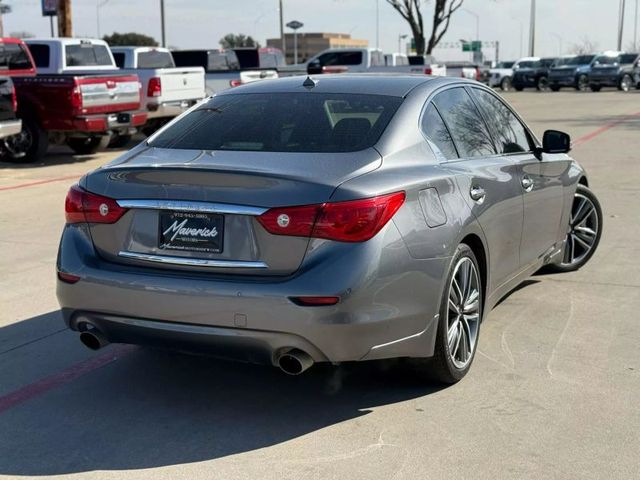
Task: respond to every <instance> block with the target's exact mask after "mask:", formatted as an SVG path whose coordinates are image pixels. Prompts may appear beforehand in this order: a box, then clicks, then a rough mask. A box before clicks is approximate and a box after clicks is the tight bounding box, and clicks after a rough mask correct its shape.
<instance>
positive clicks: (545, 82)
mask: <svg viewBox="0 0 640 480" xmlns="http://www.w3.org/2000/svg"><path fill="white" fill-rule="evenodd" d="M536 90H538V91H539V92H546V91H548V90H549V79H548V78H547V77H545V76H542V77H539V78H538V81H537V82H536Z"/></svg>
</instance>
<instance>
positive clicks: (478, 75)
mask: <svg viewBox="0 0 640 480" xmlns="http://www.w3.org/2000/svg"><path fill="white" fill-rule="evenodd" d="M481 76H482V75H481V74H480V69H479V68H478V67H476V80H477V81H480V77H481Z"/></svg>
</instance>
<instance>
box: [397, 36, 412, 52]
mask: <svg viewBox="0 0 640 480" xmlns="http://www.w3.org/2000/svg"><path fill="white" fill-rule="evenodd" d="M408 36H409V35H398V53H402V40H404V39H405V38H407V37H408Z"/></svg>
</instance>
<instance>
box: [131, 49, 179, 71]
mask: <svg viewBox="0 0 640 480" xmlns="http://www.w3.org/2000/svg"><path fill="white" fill-rule="evenodd" d="M175 66H176V65H175V63H173V57H172V56H171V54H170V53H169V52H167V51H163V50H149V51H147V52H138V68H173V67H175Z"/></svg>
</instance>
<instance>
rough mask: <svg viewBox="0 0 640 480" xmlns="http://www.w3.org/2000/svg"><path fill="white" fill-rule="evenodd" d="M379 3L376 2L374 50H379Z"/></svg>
mask: <svg viewBox="0 0 640 480" xmlns="http://www.w3.org/2000/svg"><path fill="white" fill-rule="evenodd" d="M379 4H380V2H379V0H376V49H379V48H380V5H379Z"/></svg>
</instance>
